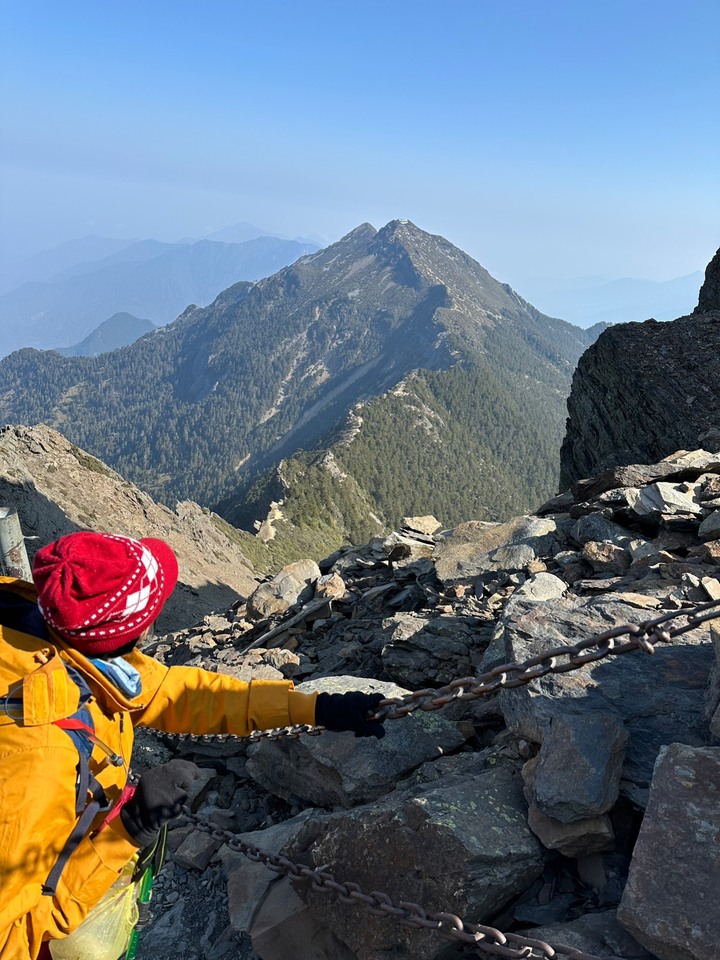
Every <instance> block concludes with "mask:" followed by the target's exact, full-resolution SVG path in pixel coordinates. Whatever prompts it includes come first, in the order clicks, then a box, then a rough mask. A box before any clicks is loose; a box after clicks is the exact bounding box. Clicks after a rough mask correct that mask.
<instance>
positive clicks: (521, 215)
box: [0, 0, 720, 283]
mask: <svg viewBox="0 0 720 960" xmlns="http://www.w3.org/2000/svg"><path fill="white" fill-rule="evenodd" d="M0 10H1V11H2V21H1V22H0V38H1V39H0V84H1V89H2V114H1V117H2V120H1V124H2V158H1V161H2V162H1V166H0V188H1V190H2V198H1V199H2V241H3V245H2V249H3V254H4V255H5V256H12V255H18V254H25V253H30V252H34V251H35V250H38V249H41V248H43V247H48V246H51V245H53V244H55V243H59V242H62V241H64V240H67V239H70V238H74V237H79V236H83V235H85V234H88V233H98V234H101V235H105V236H120V237H123V236H124V237H150V236H152V237H156V238H158V239H162V240H174V239H179V238H181V237H188V236H201V235H202V234H203V233H207V232H211V231H213V230H216V229H219V228H221V227H223V226H226V225H228V224H231V223H235V222H238V221H242V220H246V221H250V222H252V223H255V224H257V225H258V226H260V227H263V228H264V229H266V230H269V231H272V232H277V233H281V234H284V235H287V236H297V235H304V236H307V235H314V236H317V237H320V238H323V239H325V240H327V241H330V240H333V239H336V238H338V237H339V236H341V235H342V234H344V233H346V232H347V231H348V230H350V229H352V228H353V227H355V226H357V225H358V224H359V223H361V222H363V221H370V222H371V223H373V224H374V225H375V226H377V227H379V226H381V225H382V224H383V223H385V222H387V221H388V220H391V219H394V218H397V217H400V218H408V219H411V220H413V221H414V222H415V223H417V224H418V226H420V227H422V228H423V229H426V230H429V231H431V232H433V233H440V234H443V235H444V236H446V237H447V238H448V239H449V240H451V241H452V242H453V243H456V244H457V245H458V246H460V247H462V248H463V249H465V250H467V251H468V253H470V254H471V255H472V256H474V257H476V259H478V260H479V261H480V262H481V263H482V264H483V265H484V266H485V267H487V268H488V269H489V270H490V271H491V272H492V273H493V274H494V275H495V276H497V277H498V278H499V279H501V280H506V281H509V282H511V283H517V282H518V281H519V280H521V279H522V278H529V277H540V276H553V277H575V276H585V275H598V276H603V277H609V278H612V277H620V276H625V275H630V276H642V277H648V278H651V279H658V280H662V279H669V278H671V277H676V276H680V275H683V274H686V273H690V272H692V271H694V270H699V269H704V267H705V265H706V263H707V261H708V260H709V259H710V257H711V256H712V254H713V252H714V250H715V249H716V248H717V246H718V243H719V242H720V230H719V229H718V226H719V221H720V216H719V214H720V189H719V179H720V177H719V170H720V160H719V157H720V151H719V149H718V148H719V147H720V135H719V130H718V127H719V122H718V119H717V103H718V102H720V96H719V94H720V89H719V88H720V79H719V78H720V64H719V61H718V52H717V36H718V32H719V29H720V3H718V2H717V0H697V2H693V0H682V2H667V0H653V2H649V0H626V2H619V0H606V2H603V3H602V4H590V3H586V2H584V0H573V2H570V0H542V2H541V0H534V2H530V0H446V2H444V3H441V2H438V0H435V2H433V3H428V2H425V0H414V2H406V0H398V2H393V0H385V2H384V3H378V2H375V0H366V2H364V3H362V4H352V3H338V2H337V0H336V2H334V3H330V2H325V0H322V2H314V0H307V2H305V3H297V2H276V0H264V2H263V4H262V5H260V4H259V3H257V2H253V3H249V2H243V0H207V2H205V3H202V4H201V3H199V2H197V0H192V2H186V0H172V2H167V0H145V2H142V3H140V2H135V0H124V2H123V3H109V2H103V0H93V2H76V0H65V2H63V3H57V2H35V0H25V2H22V3H21V2H20V0H12V2H10V0H2V2H0Z"/></svg>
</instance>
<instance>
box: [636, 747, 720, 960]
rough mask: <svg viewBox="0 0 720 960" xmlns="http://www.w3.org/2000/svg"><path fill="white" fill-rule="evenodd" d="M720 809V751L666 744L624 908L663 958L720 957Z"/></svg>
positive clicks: (646, 942) (696, 959)
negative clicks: (719, 837)
mask: <svg viewBox="0 0 720 960" xmlns="http://www.w3.org/2000/svg"><path fill="white" fill-rule="evenodd" d="M719 807H720V748H717V747H714V748H713V747H707V748H693V747H688V746H685V745H684V744H679V743H673V744H671V745H670V746H669V747H666V748H665V749H664V750H663V751H662V753H661V754H660V757H659V758H658V763H657V767H656V769H655V776H654V777H653V782H652V789H651V791H650V800H649V802H648V807H647V810H646V812H645V818H644V819H643V824H642V828H641V830H640V836H639V837H638V841H637V844H636V845H635V850H634V853H633V859H632V863H631V865H630V876H629V878H628V882H627V886H626V887H625V891H624V893H623V898H622V901H621V903H620V908H619V910H618V919H619V920H620V922H621V923H622V925H623V926H624V927H625V928H626V929H627V930H629V931H630V933H631V934H632V935H633V936H634V937H635V938H636V939H637V940H638V941H639V942H640V943H642V944H643V945H644V946H646V947H647V948H648V949H649V950H652V952H653V953H654V954H655V955H656V956H657V957H659V958H660V960H707V958H708V957H716V956H717V955H718V949H720V898H719V897H718V890H720V843H718V820H717V817H718V808H719ZM660 878H665V880H666V882H662V880H660ZM670 878H672V882H667V881H669V880H670ZM659 880H660V882H659Z"/></svg>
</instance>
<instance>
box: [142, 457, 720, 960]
mask: <svg viewBox="0 0 720 960" xmlns="http://www.w3.org/2000/svg"><path fill="white" fill-rule="evenodd" d="M719 449H720V444H719V445H718V446H717V447H716V448H715V450H714V451H706V450H691V451H679V452H676V453H674V454H673V455H671V456H669V457H667V458H666V459H665V460H662V461H660V462H658V463H653V464H642V465H631V466H628V467H622V468H615V469H611V470H608V471H607V472H605V473H604V474H601V475H599V476H597V477H594V478H592V479H589V480H584V481H580V482H578V483H577V484H575V485H574V487H573V488H572V490H570V491H568V492H567V493H565V494H563V495H562V496H560V497H557V498H555V499H554V500H552V501H550V502H549V503H547V504H545V505H544V506H543V507H542V508H540V509H539V510H538V511H537V512H536V514H534V515H531V516H523V517H517V518H514V519H513V520H511V521H509V522H507V523H504V524H494V523H487V522H480V521H471V522H468V523H465V524H462V525H460V526H459V527H456V528H455V529H453V530H447V531H439V530H438V529H437V528H438V527H439V524H437V522H436V521H434V520H433V519H432V518H408V519H407V520H406V524H405V527H404V528H403V529H401V530H399V531H397V532H396V533H393V534H392V535H391V536H389V537H387V538H384V539H383V538H376V539H374V540H372V541H370V542H369V543H368V544H366V545H365V546H362V547H348V548H344V549H342V550H340V551H338V552H337V553H336V554H334V555H333V556H331V557H329V558H327V559H326V560H325V561H323V562H322V563H320V564H319V565H317V566H316V565H314V564H313V563H312V562H311V561H307V562H303V563H300V564H294V565H291V566H290V567H288V568H286V569H285V570H283V571H282V572H281V573H280V574H278V575H277V576H276V577H273V578H272V579H269V580H267V581H265V582H264V583H262V584H261V585H260V586H259V587H258V589H257V590H256V591H255V592H254V594H253V595H251V596H250V597H249V599H248V601H247V602H246V603H236V604H235V605H234V606H233V607H232V608H231V609H230V610H228V611H227V612H225V613H221V614H216V615H213V616H210V617H207V618H206V619H205V620H204V621H203V622H202V623H200V624H198V625H197V626H196V627H194V628H191V629H186V630H183V631H180V632H176V633H173V634H168V635H167V636H164V637H162V638H159V639H157V640H155V641H154V642H153V643H152V644H150V645H149V646H148V647H147V650H148V651H149V652H151V653H153V654H154V655H155V656H156V657H158V658H159V659H161V660H163V661H164V662H166V663H172V664H199V665H203V666H206V667H208V668H210V669H215V670H218V671H220V672H229V673H232V674H233V675H235V676H240V677H245V678H252V677H277V678H280V677H292V678H293V680H294V681H295V683H296V684H299V685H301V689H308V690H313V689H322V690H343V689H350V688H357V687H361V688H363V689H367V690H379V691H381V692H383V693H384V694H385V695H386V696H388V697H397V696H403V695H405V694H406V693H407V692H409V691H412V690H418V689H422V688H430V689H437V688H438V687H440V686H442V685H444V684H446V683H448V682H449V681H450V680H452V679H454V678H458V677H463V676H477V675H478V674H481V673H483V672H487V671H488V670H490V669H492V668H493V667H494V666H498V665H500V664H505V663H508V662H513V661H522V660H525V659H527V658H529V657H532V656H537V655H541V654H543V653H544V652H546V651H547V650H548V649H549V648H552V647H556V646H558V645H564V644H575V643H577V642H578V641H579V640H583V639H586V638H588V637H591V636H594V635H597V634H600V633H602V632H603V631H605V630H607V629H608V628H610V627H613V626H616V625H618V624H638V623H641V622H643V621H645V620H647V619H652V618H655V617H658V616H662V615H664V614H668V613H678V614H680V615H681V616H682V615H684V614H686V613H690V612H692V611H693V610H694V609H695V608H696V607H697V606H698V605H699V604H702V603H703V602H710V601H717V600H720V453H719V452H718V450H719ZM673 622H675V621H670V622H669V623H668V627H669V626H671V625H672V623H673ZM680 622H683V623H684V622H686V621H685V620H684V619H683V620H681V621H680ZM719 655H720V635H718V634H717V633H715V632H714V631H712V630H711V627H710V626H709V625H707V624H704V625H699V626H696V627H694V628H693V629H691V630H689V631H688V632H686V633H684V634H683V635H682V636H679V637H676V638H675V639H674V640H673V641H672V642H671V643H667V644H665V643H660V644H658V646H657V647H656V649H655V653H654V655H653V656H648V655H647V654H645V653H642V652H633V653H628V654H626V655H624V656H618V657H604V658H602V659H601V660H599V661H597V662H590V663H587V664H586V665H584V666H582V667H580V668H579V669H577V670H574V671H572V672H570V673H550V674H548V675H545V676H542V677H540V678H538V679H536V680H534V681H533V682H532V684H530V685H526V686H520V687H517V688H509V687H506V688H504V689H502V690H501V691H500V692H498V693H494V694H491V695H490V696H484V697H481V698H473V699H467V700H455V701H454V702H452V703H449V704H448V705H446V706H445V707H444V708H443V709H442V710H440V711H439V712H433V713H426V712H423V711H416V712H414V713H413V714H412V715H411V716H409V717H405V718H403V719H401V720H396V721H388V722H387V723H386V728H387V736H386V737H385V738H384V740H382V741H380V742H376V741H371V742H368V741H366V740H355V739H354V738H352V737H351V736H350V735H346V734H331V733H325V734H323V735H322V736H319V737H311V736H308V735H302V736H300V737H299V738H297V739H287V738H284V739H280V740H269V739H261V740H260V741H259V742H257V743H252V744H248V743H247V742H244V741H240V740H234V739H232V738H186V737H170V736H163V737H160V738H158V737H155V736H154V735H151V734H149V733H148V734H145V735H144V736H143V737H142V739H141V740H139V742H138V747H137V754H136V758H135V766H136V769H137V770H138V771H140V770H142V767H143V765H144V764H147V763H149V762H152V761H154V760H156V759H158V758H159V757H163V758H166V757H168V756H171V755H174V754H181V755H183V756H185V757H188V758H191V759H193V760H194V761H195V762H196V763H197V764H198V765H199V766H200V767H201V768H203V769H204V771H205V775H204V778H203V781H202V785H201V786H200V787H199V790H198V793H197V795H196V796H195V797H194V798H193V803H192V806H193V809H194V810H195V811H196V812H197V814H198V815H199V816H200V817H202V818H203V819H204V820H206V821H208V822H210V823H212V824H214V825H215V826H217V827H220V828H221V829H223V830H226V831H231V832H232V833H233V834H237V835H240V836H241V837H242V838H243V839H245V840H247V841H248V842H251V843H253V844H254V845H256V846H257V847H259V848H261V849H262V850H265V851H268V852H269V853H273V854H277V853H282V854H283V855H286V856H288V857H290V859H292V860H294V861H299V862H302V863H305V864H307V865H308V866H310V867H311V868H319V869H329V870H330V871H331V872H332V873H333V874H334V875H335V876H336V877H337V878H338V879H340V880H343V881H353V882H357V883H359V884H360V885H361V887H362V888H363V889H364V890H365V891H369V890H380V891H385V892H387V893H388V894H389V895H390V896H391V897H392V899H393V901H394V902H396V903H397V902H398V901H401V900H402V901H411V902H416V903H419V904H421V905H423V906H424V907H425V908H427V909H428V910H446V911H450V912H451V913H454V914H458V915H459V916H461V917H463V919H465V920H466V921H472V922H479V923H486V924H492V925H493V926H494V927H497V928H499V929H501V930H504V931H505V932H506V933H517V934H519V935H523V936H526V937H533V938H536V939H540V940H548V941H550V942H551V943H553V944H555V946H556V949H557V948H558V945H562V944H565V945H567V946H568V947H573V948H575V949H577V950H582V951H585V952H586V953H588V954H591V955H593V956H596V957H601V958H611V957H614V958H616V960H617V958H620V960H652V958H657V960H680V958H682V960H687V958H690V960H708V958H709V957H710V956H713V955H714V954H715V953H716V952H717V948H718V944H720V911H719V910H718V906H717V898H715V897H708V896H707V891H709V890H712V889H715V888H716V887H717V884H718V881H719V880H720V861H718V857H717V845H716V844H713V843H712V842H708V837H710V836H711V835H713V834H716V833H717V830H718V827H719V825H720V821H718V808H717V793H718V790H720V772H719V771H720V748H719V747H718V746H717V745H716V744H717V743H718V738H720V708H719V704H720V680H719V679H718V656H719ZM506 672H507V671H506ZM673 811H675V812H673ZM678 815H679V816H680V817H681V821H682V831H681V837H680V842H678V840H677V837H676V834H677V830H678V822H677V817H678ZM170 846H171V849H172V851H173V853H172V858H171V863H170V865H169V867H168V869H167V871H165V872H163V873H162V874H161V875H160V877H159V878H158V882H157V889H156V898H155V901H154V903H155V906H154V910H155V914H156V920H155V923H154V925H153V926H152V927H151V928H150V929H149V930H148V931H147V932H146V933H145V934H144V937H143V942H142V945H141V948H140V956H141V957H144V958H146V960H149V958H150V957H153V958H154V960H165V958H166V957H167V958H168V960H169V958H170V957H172V958H174V960H200V958H203V960H222V958H230V957H233V958H243V960H256V958H261V960H275V958H278V960H279V958H284V957H285V956H287V955H288V952H290V953H292V955H293V957H296V958H298V960H331V958H333V960H337V958H339V960H377V958H379V957H390V956H392V957H407V958H410V957H412V958H414V960H415V958H418V960H434V958H441V957H442V958H445V960H449V958H450V957H455V956H460V953H459V952H458V950H459V948H457V947H453V946H448V944H447V942H446V941H444V940H442V939H440V938H438V937H437V936H436V935H434V934H433V933H432V932H429V931H425V930H412V929H410V928H407V927H404V926H402V925H400V924H398V923H397V922H394V921H393V920H390V919H383V918H378V917H376V916H373V915H372V914H371V913H369V912H368V911H367V910H365V909H363V907H362V906H354V905H348V904H345V903H342V902H340V901H338V900H337V898H336V897H334V896H333V895H328V894H320V893H318V892H315V891H314V890H313V889H312V888H311V887H310V888H308V886H307V885H305V884H303V885H300V886H295V887H294V886H292V885H291V884H290V882H289V881H288V880H287V879H286V878H278V877H277V876H276V875H275V874H274V873H272V872H271V871H270V870H269V869H268V868H266V867H265V866H263V865H262V863H254V862H251V861H249V860H248V859H247V858H246V857H244V856H242V855H241V854H239V853H238V852H236V851H234V850H233V849H232V845H228V844H227V843H223V842H222V841H221V840H220V838H219V837H213V836H210V835H208V834H207V833H205V832H203V831H202V830H200V829H198V828H196V827H194V826H192V825H181V826H178V827H177V828H176V829H174V830H172V831H171V834H170ZM662 876H666V877H668V878H670V877H671V878H672V882H670V881H668V882H667V883H665V884H659V883H658V877H662ZM558 953H559V955H564V954H563V953H562V952H561V951H560V950H558ZM536 955H537V956H540V955H541V954H540V953H537V954H536Z"/></svg>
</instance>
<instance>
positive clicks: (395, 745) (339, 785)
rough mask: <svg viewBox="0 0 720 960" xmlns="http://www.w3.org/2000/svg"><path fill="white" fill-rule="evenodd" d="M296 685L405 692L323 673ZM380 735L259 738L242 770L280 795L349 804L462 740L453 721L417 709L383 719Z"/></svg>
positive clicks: (386, 788)
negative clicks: (381, 733)
mask: <svg viewBox="0 0 720 960" xmlns="http://www.w3.org/2000/svg"><path fill="white" fill-rule="evenodd" d="M297 689H298V690H302V691H305V692H308V693H312V692H314V691H316V690H320V691H326V692H329V693H342V692H345V691H346V690H363V691H364V692H366V693H374V692H379V693H382V694H383V695H384V696H385V697H402V696H405V695H406V694H407V693H408V692H409V691H407V690H404V689H403V688H402V687H398V686H396V685H395V684H393V683H384V682H381V681H378V680H366V679H362V678H358V677H328V678H324V679H322V680H311V681H308V682H307V683H302V684H299V686H298V687H297ZM385 730H386V735H385V737H384V738H383V739H382V740H376V739H375V738H374V737H365V738H358V737H355V736H353V734H352V733H324V734H322V735H321V736H308V735H306V734H303V735H302V736H301V737H299V738H298V739H292V740H291V739H288V738H286V739H284V740H277V741H270V740H261V741H260V742H259V743H257V744H253V745H252V746H250V747H249V748H248V762H247V771H248V773H249V774H250V776H252V777H253V778H254V779H255V780H256V781H257V782H258V783H260V784H261V785H262V786H263V787H265V789H266V790H269V791H270V792H271V793H274V794H275V795H276V796H279V797H282V798H283V799H285V800H290V799H291V798H292V799H295V798H297V799H300V800H302V801H303V802H305V803H312V804H314V805H316V806H318V807H337V806H339V807H351V806H353V805H354V804H357V803H367V802H368V801H372V800H376V799H377V798H378V797H381V796H382V795H383V794H386V793H389V792H390V791H391V790H393V789H394V788H395V786H396V785H397V782H398V780H400V779H402V777H404V776H406V775H407V774H409V773H410V772H411V771H412V770H414V769H415V768H416V767H419V766H420V765H421V764H423V763H425V762H426V761H427V760H432V759H437V758H438V757H440V756H442V755H443V754H444V753H447V752H449V751H452V750H456V749H458V748H459V747H460V746H462V745H463V744H464V742H465V739H464V737H463V736H462V734H460V733H459V732H458V730H457V729H456V727H455V725H454V724H453V723H451V722H450V721H448V720H446V719H444V718H443V717H442V716H440V715H439V714H438V713H426V712H423V711H420V710H418V711H416V712H415V713H414V714H413V715H412V716H408V717H404V718H403V719H401V720H389V721H388V722H387V723H386V724H385Z"/></svg>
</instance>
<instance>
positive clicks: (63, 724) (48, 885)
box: [42, 667, 123, 897]
mask: <svg viewBox="0 0 720 960" xmlns="http://www.w3.org/2000/svg"><path fill="white" fill-rule="evenodd" d="M67 671H68V674H69V675H70V678H71V679H72V681H73V682H74V683H75V684H77V686H78V688H79V690H80V707H79V708H78V709H77V710H76V711H75V713H73V714H71V716H69V717H64V718H62V719H60V720H54V721H53V724H54V725H55V726H56V727H59V728H60V730H64V731H65V733H66V734H67V735H68V736H69V737H70V739H71V740H72V742H73V743H74V744H75V747H76V748H77V752H78V764H77V780H76V783H75V813H76V814H77V815H78V821H77V823H76V824H75V826H74V827H73V829H72V832H71V833H70V836H69V837H68V838H67V840H66V841H65V844H64V846H63V848H62V850H61V851H60V854H59V856H58V858H57V860H56V862H55V866H54V867H53V868H52V870H51V871H50V873H49V874H48V877H47V880H46V881H45V883H44V884H43V888H42V892H43V896H46V897H52V896H54V895H55V893H56V892H57V885H58V881H59V879H60V875H61V874H62V872H63V870H64V869H65V865H66V864H67V862H68V860H69V859H70V857H71V856H72V855H73V853H74V852H75V850H77V848H78V846H79V845H80V844H81V843H82V841H83V840H84V839H85V837H86V836H87V834H88V833H89V831H90V828H91V826H92V824H93V822H94V820H95V818H96V817H97V815H98V814H99V813H107V812H108V811H109V810H110V807H111V806H112V803H111V802H110V800H108V798H107V797H106V796H105V791H104V790H103V788H102V786H101V785H100V783H99V782H98V780H97V779H96V777H95V776H94V775H93V774H92V772H91V770H90V756H91V754H92V751H93V747H94V746H95V744H97V745H98V746H100V747H101V748H102V749H103V750H104V751H105V752H106V753H107V754H108V755H109V758H110V762H111V763H113V764H115V765H116V766H119V765H121V764H122V762H123V759H122V757H119V756H118V755H117V754H115V753H113V751H112V750H111V749H110V748H109V747H108V746H107V745H106V744H104V743H103V742H102V741H101V740H100V739H99V737H97V736H96V735H95V726H94V724H93V718H92V714H91V713H90V711H89V710H88V708H87V706H86V704H87V702H88V700H89V699H90V697H91V696H92V692H91V690H90V687H89V686H88V685H87V683H86V681H85V678H84V677H83V676H82V674H80V673H79V672H78V671H77V670H75V669H74V667H68V668H67Z"/></svg>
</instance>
